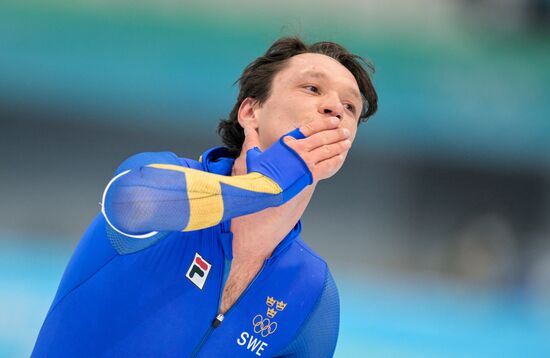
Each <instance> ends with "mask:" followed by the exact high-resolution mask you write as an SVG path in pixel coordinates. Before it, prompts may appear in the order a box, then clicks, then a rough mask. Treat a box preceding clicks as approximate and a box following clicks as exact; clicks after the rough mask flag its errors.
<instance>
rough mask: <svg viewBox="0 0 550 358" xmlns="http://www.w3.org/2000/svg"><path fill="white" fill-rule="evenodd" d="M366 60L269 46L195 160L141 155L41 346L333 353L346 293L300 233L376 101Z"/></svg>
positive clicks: (109, 205)
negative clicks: (213, 139) (219, 142)
mask: <svg viewBox="0 0 550 358" xmlns="http://www.w3.org/2000/svg"><path fill="white" fill-rule="evenodd" d="M359 59H360V58H359V57H357V56H355V55H352V54H350V53H349V52H347V50H345V49H344V48H343V47H341V46H339V45H337V44H335V43H330V42H321V43H316V44H313V45H311V46H307V45H305V44H304V43H303V42H302V41H301V40H299V39H294V38H283V39H280V40H278V41H276V42H275V43H274V44H273V45H272V46H271V48H270V49H269V50H268V51H267V52H266V54H265V55H264V56H262V57H259V58H258V59H256V60H255V61H254V62H252V63H251V64H250V65H249V66H248V67H247V68H246V69H245V71H244V72H243V74H242V76H241V78H240V80H239V84H240V94H239V97H238V99H237V102H236V104H235V107H234V108H233V111H232V112H231V114H230V117H229V119H227V120H225V121H222V122H221V123H220V126H219V132H220V134H221V135H222V139H223V141H224V143H225V144H226V146H227V147H215V148H212V149H209V150H207V151H206V152H204V153H203V154H202V156H201V157H200V159H199V161H195V160H192V159H187V158H178V157H177V156H176V155H175V154H173V153H168V152H160V153H140V154H137V155H135V156H132V157H130V158H128V159H127V160H126V161H124V162H123V163H122V164H121V165H120V166H119V168H118V169H117V171H116V172H115V176H114V178H113V179H112V180H111V181H110V182H109V184H108V185H107V187H106V189H105V192H104V195H103V200H102V214H98V216H97V217H96V218H95V220H94V221H93V222H92V224H91V225H90V227H89V228H88V230H87V232H86V233H85V234H84V236H83V238H82V239H81V241H80V243H79V245H78V247H77V249H76V251H75V253H74V255H73V257H72V259H71V262H70V263H69V265H68V267H67V269H66V272H65V274H64V276H63V279H62V282H61V284H60V287H59V290H58V292H57V295H56V297H55V299H54V302H53V303H52V306H51V308H50V310H49V312H48V315H47V317H46V320H45V322H44V325H43V327H42V329H41V331H40V334H39V337H38V340H37V343H36V345H35V349H34V351H33V356H35V357H42V356H52V357H60V356H62V357H65V356H66V357H84V356H89V357H99V356H106V357H120V356H132V357H134V356H147V357H161V356H162V357H164V356H170V357H172V356H174V357H176V356H177V357H190V356H191V357H217V356H235V357H237V356H239V357H240V356H242V357H247V356H264V357H266V356H267V357H330V356H332V354H333V352H334V349H335V346H336V340H337V337H338V325H339V300H338V292H337V289H336V286H335V284H334V281H333V279H332V276H331V274H330V271H329V270H328V267H327V265H326V263H325V262H324V260H322V259H321V258H320V257H319V256H317V255H316V254H315V253H314V252H313V251H312V250H311V249H310V248H308V247H307V246H306V245H305V243H304V242H302V241H301V240H300V239H299V237H298V236H299V233H300V231H301V223H300V217H301V216H302V214H303V212H304V210H305V209H306V207H307V205H308V203H309V201H310V199H311V197H312V195H313V192H314V190H315V187H316V185H317V183H318V182H319V181H320V180H323V179H327V178H330V177H331V176H332V175H334V174H335V173H336V172H337V171H338V170H339V169H340V168H341V166H342V164H343V162H344V160H345V157H346V155H347V153H348V151H349V149H350V147H351V145H352V142H353V140H354V138H355V135H356V132H357V127H358V125H359V123H360V121H361V120H366V119H367V118H368V117H370V116H371V115H372V114H374V113H375V111H376V108H377V96H376V92H375V90H374V87H373V86H372V83H371V81H370V78H369V75H368V74H367V72H366V71H365V69H364V68H363V67H362V66H361V65H360V63H359V62H358V60H359Z"/></svg>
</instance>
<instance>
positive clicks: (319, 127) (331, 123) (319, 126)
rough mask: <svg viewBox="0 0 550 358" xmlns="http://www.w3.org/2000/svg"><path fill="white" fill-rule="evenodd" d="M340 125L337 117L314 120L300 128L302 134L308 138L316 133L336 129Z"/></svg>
mask: <svg viewBox="0 0 550 358" xmlns="http://www.w3.org/2000/svg"><path fill="white" fill-rule="evenodd" d="M339 124H340V119H338V118H337V117H323V118H321V119H319V120H314V121H311V122H308V123H306V124H304V125H303V126H301V127H300V132H302V133H303V134H304V135H305V136H306V137H309V136H311V135H313V134H315V133H318V132H321V131H324V130H327V129H334V128H336V127H338V125H339Z"/></svg>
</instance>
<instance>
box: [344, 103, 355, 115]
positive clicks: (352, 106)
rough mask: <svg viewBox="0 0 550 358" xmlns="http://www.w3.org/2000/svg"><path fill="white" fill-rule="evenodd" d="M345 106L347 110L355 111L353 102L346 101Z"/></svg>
mask: <svg viewBox="0 0 550 358" xmlns="http://www.w3.org/2000/svg"><path fill="white" fill-rule="evenodd" d="M345 106H346V108H347V110H348V111H350V112H352V113H355V106H354V105H353V104H349V103H346V105H345Z"/></svg>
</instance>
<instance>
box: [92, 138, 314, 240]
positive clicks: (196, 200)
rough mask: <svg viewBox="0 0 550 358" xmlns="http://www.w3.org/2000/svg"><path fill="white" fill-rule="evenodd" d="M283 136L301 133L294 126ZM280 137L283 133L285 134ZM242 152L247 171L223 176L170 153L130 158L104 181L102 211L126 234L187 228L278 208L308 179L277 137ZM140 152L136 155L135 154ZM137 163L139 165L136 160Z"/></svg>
mask: <svg viewBox="0 0 550 358" xmlns="http://www.w3.org/2000/svg"><path fill="white" fill-rule="evenodd" d="M285 135H291V136H293V137H295V138H297V139H301V138H304V135H303V134H302V133H301V132H300V131H299V130H298V129H295V130H293V131H291V132H289V133H287V134H285ZM285 135H284V136H285ZM284 136H282V137H281V138H280V139H279V140H278V141H277V142H275V143H274V144H273V145H272V146H271V147H269V148H268V149H267V150H266V151H265V152H261V151H260V150H259V149H258V148H257V147H254V148H252V149H250V150H248V152H247V170H248V174H245V175H239V176H224V175H218V174H213V173H209V172H205V171H201V170H197V169H192V168H190V167H189V166H188V165H186V163H185V159H183V158H177V157H176V156H175V154H173V153H167V152H164V153H157V154H158V155H160V156H161V157H159V158H158V159H160V160H158V161H155V160H151V159H152V158H151V156H152V155H153V156H154V153H148V154H147V153H146V154H144V155H145V156H147V155H149V157H148V158H147V160H146V161H145V162H148V164H143V162H144V160H143V155H142V156H141V157H140V158H138V157H135V158H132V157H131V158H129V159H128V160H127V161H126V162H125V163H123V165H122V166H121V168H119V170H117V172H116V173H115V177H114V178H113V179H112V180H111V181H110V182H109V184H108V185H107V187H106V189H105V191H104V194H103V200H102V213H103V215H104V216H105V219H106V221H107V223H108V224H109V225H110V227H111V228H113V229H114V230H116V231H117V232H119V233H121V234H125V235H126V236H130V237H137V238H148V237H151V236H154V235H155V234H157V233H158V232H159V231H192V230H199V229H204V228H207V227H211V226H215V225H217V224H219V223H220V222H222V221H225V220H228V219H230V218H233V217H237V216H241V215H246V214H249V213H253V212H257V211H260V210H263V209H265V208H267V207H272V206H279V205H281V204H283V203H285V202H286V201H288V200H290V199H291V198H292V197H294V196H295V195H296V194H297V193H299V192H300V191H301V190H302V189H303V188H305V187H306V186H307V185H309V184H311V183H312V182H313V178H312V175H311V172H310V171H309V169H308V167H307V165H306V163H305V162H304V161H303V159H302V158H301V157H300V156H299V155H298V153H296V152H295V151H294V150H293V149H291V148H290V147H288V146H287V145H286V144H285V143H284V142H283V140H282V138H283V137H284ZM138 156H139V155H138ZM140 162H141V163H140Z"/></svg>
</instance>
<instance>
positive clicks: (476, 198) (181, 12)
mask: <svg viewBox="0 0 550 358" xmlns="http://www.w3.org/2000/svg"><path fill="white" fill-rule="evenodd" d="M549 34H550V1H548V0H408V1H396V0H385V1H359V0H340V1H339V2H334V3H331V4H321V3H319V2H317V1H310V0H300V1H296V0H293V1H291V0H279V1H277V2H275V1H272V2H258V1H255V2H252V1H244V0H233V1H231V2H225V1H221V0H206V1H201V2H197V3H187V2H176V1H166V0H161V1H126V0H110V1H102V0H96V1H87V2H80V1H68V0H57V1H50V2H45V1H38V0H28V1H25V2H20V1H15V0H4V1H2V2H0V152H1V153H2V159H1V164H2V165H1V166H0V183H1V186H0V188H1V189H0V356H2V357H25V356H28V355H29V354H30V352H31V350H32V347H33V345H34V342H35V339H36V337H37V334H38V331H39V329H40V327H41V324H42V322H43V320H44V318H45V315H46V312H47V310H48V308H49V306H50V304H51V301H52V299H53V297H54V294H55V292H56V289H57V285H58V284H59V281H60V278H61V275H62V273H63V270H64V268H65V265H66V264H67V263H68V261H69V258H70V256H71V254H72V251H73V249H74V248H75V246H76V244H77V242H78V240H79V239H80V236H81V235H82V233H83V232H84V230H85V229H86V227H87V226H88V225H89V223H90V221H91V220H92V218H93V217H94V215H95V214H96V213H97V212H98V210H99V205H98V202H99V201H100V199H101V194H102V191H103V189H104V186H105V185H106V183H107V182H108V180H109V179H110V177H111V176H112V173H113V171H114V170H115V168H116V167H117V165H118V164H119V163H120V162H121V161H122V160H124V159H125V158H127V157H128V156H130V155H132V154H134V153H137V152H141V151H173V152H175V153H177V154H178V155H179V156H181V157H191V158H195V159H197V158H198V156H199V155H200V154H201V153H202V152H203V151H204V150H206V149H208V148H210V147H212V146H215V145H221V141H220V139H219V137H218V136H217V134H216V126H217V123H218V120H219V119H220V118H223V117H225V116H227V115H228V113H229V111H230V109H231V107H232V105H233V102H234V100H235V98H236V94H237V88H236V87H235V86H234V85H233V83H234V81H235V80H236V79H237V78H238V77H239V75H240V73H241V72H242V70H243V69H244V67H245V66H246V65H247V64H248V63H249V62H251V61H252V60H253V59H254V58H256V57H257V56H259V55H261V54H262V53H263V52H264V51H265V50H266V49H267V48H268V47H269V45H270V44H271V43H272V42H273V41H274V40H276V39H277V38H279V37H280V36H284V35H300V36H302V37H303V38H304V39H305V40H306V41H308V42H314V41H320V40H331V41H336V42H339V43H341V44H343V45H344V46H346V47H347V48H348V49H349V50H350V51H352V52H354V53H357V54H360V55H362V56H365V57H367V58H369V59H370V60H371V61H372V63H373V64H374V65H375V67H376V73H375V74H374V76H373V80H374V83H375V86H376V88H377V91H378V93H379V97H380V102H379V108H380V109H379V112H378V113H377V114H376V116H375V117H374V118H372V119H370V120H369V122H368V123H363V124H361V126H360V127H359V132H358V137H357V139H356V141H355V144H354V147H353V149H352V150H351V152H350V155H349V156H348V160H347V162H346V164H345V165H344V167H343V169H342V170H341V171H340V172H339V173H338V174H337V175H336V176H335V177H333V178H332V179H331V180H329V181H324V182H322V183H321V184H320V185H319V186H318V190H317V192H316V197H314V199H313V201H312V203H311V205H310V207H309V208H308V210H307V211H306V214H305V215H304V217H303V225H304V226H303V233H302V238H303V239H304V240H305V241H306V242H307V243H308V244H309V245H310V246H312V247H313V249H314V250H316V251H317V252H318V253H320V254H321V255H322V256H323V257H324V258H325V259H326V260H327V261H328V262H329V264H330V267H331V269H332V271H333V273H334V276H335V278H336V282H337V284H338V287H339V290H340V295H341V304H342V317H341V329H340V338H339V342H338V346H337V350H336V357H549V356H550V240H549V238H550V225H549V223H550V144H549V142H550V121H549V119H550V117H549V115H550V96H549V94H550V66H549V64H550V41H549V40H550V36H549Z"/></svg>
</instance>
